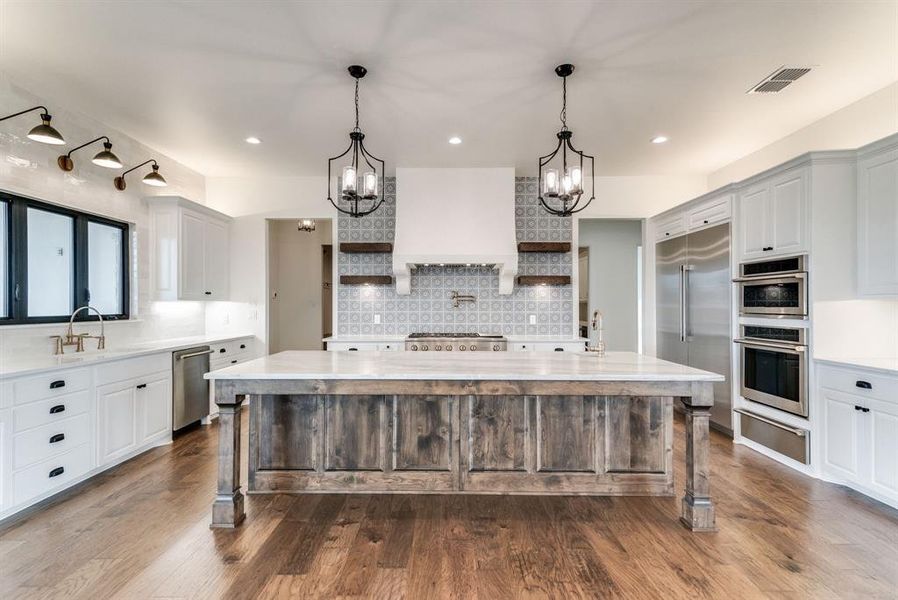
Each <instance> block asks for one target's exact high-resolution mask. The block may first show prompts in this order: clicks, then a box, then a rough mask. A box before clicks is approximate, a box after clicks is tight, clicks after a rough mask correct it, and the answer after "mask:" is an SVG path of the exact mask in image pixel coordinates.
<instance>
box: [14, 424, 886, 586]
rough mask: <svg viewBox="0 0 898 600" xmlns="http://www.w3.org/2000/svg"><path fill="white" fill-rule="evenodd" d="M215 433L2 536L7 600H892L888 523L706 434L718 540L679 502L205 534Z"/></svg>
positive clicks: (288, 515) (523, 505)
mask: <svg viewBox="0 0 898 600" xmlns="http://www.w3.org/2000/svg"><path fill="white" fill-rule="evenodd" d="M245 412H246V411H244V413H245ZM245 416H246V415H245V414H244V418H245ZM244 431H246V427H244ZM216 434H217V430H216V428H215V427H214V426H213V427H207V428H202V429H197V430H195V431H193V432H190V433H188V434H187V435H184V436H182V437H180V438H178V439H177V440H176V441H175V443H174V444H173V445H172V446H169V447H165V448H159V449H156V450H153V451H151V452H149V453H147V454H144V455H142V456H140V457H138V458H136V459H134V460H132V461H130V462H128V463H126V464H125V465H122V466H121V467H119V468H117V469H115V470H113V471H111V472H108V473H106V474H104V475H102V476H101V477H99V478H97V479H96V480H95V481H93V482H91V483H89V484H87V485H86V486H85V487H83V488H82V489H81V490H79V491H78V493H75V494H71V495H70V496H69V497H66V498H63V499H61V500H59V501H57V502H54V503H53V504H52V505H51V506H49V507H47V508H44V509H42V510H39V511H36V512H35V513H34V514H32V515H30V516H28V517H27V518H25V519H23V520H21V521H19V522H16V523H12V524H9V525H7V526H5V527H0V598H3V599H4V600H5V599H12V598H41V599H46V598H92V599H98V598H128V599H131V598H256V597H261V598H317V597H323V598H338V597H371V598H415V599H417V598H444V597H446V598H453V597H454V598H487V599H488V600H497V599H500V598H522V597H536V598H539V597H544V598H599V597H601V598H609V597H613V598H695V597H703V598H814V599H819V598H898V511H894V510H892V509H890V508H888V507H885V506H884V505H881V504H878V503H876V502H873V501H870V500H867V499H865V498H864V497H863V496H860V495H858V494H856V493H854V492H851V491H849V490H846V489H843V488H840V487H838V486H833V485H830V484H826V483H822V482H820V481H815V480H812V479H809V478H806V477H803V476H801V475H798V474H797V473H795V472H793V471H791V470H790V469H788V468H786V467H782V466H780V465H778V464H776V463H774V462H773V461H770V460H769V459H767V458H765V457H763V456H761V455H759V454H757V453H754V452H752V451H751V450H748V449H746V448H743V447H738V446H733V445H732V443H731V442H730V441H728V440H726V439H725V438H723V437H721V436H718V435H716V434H715V435H713V436H712V443H713V448H712V456H713V461H712V485H713V488H712V494H713V496H714V499H715V501H716V503H717V524H718V526H719V532H717V533H712V534H696V533H690V532H689V531H687V530H686V529H684V528H683V527H681V526H680V524H679V523H678V522H677V517H678V515H679V501H680V498H679V497H676V498H587V497H536V496H531V497H521V496H518V497H500V496H410V495H393V496H369V495H353V496H338V495H309V496H287V495H270V496H248V497H247V520H246V522H245V524H244V525H243V526H242V527H240V528H239V529H236V530H215V531H213V530H210V529H209V521H210V506H211V504H212V499H213V496H214V490H215V477H216V465H215V452H216V446H215V441H216ZM683 437H684V436H683V427H682V423H681V422H678V423H677V429H676V444H677V448H676V457H677V464H676V467H677V473H676V487H677V490H678V494H680V491H681V489H682V487H683V472H682V469H683V465H682V460H683V459H682V456H683V448H682V445H683ZM245 447H246V446H245V445H244V448H245ZM243 473H246V469H245V468H244V470H243Z"/></svg>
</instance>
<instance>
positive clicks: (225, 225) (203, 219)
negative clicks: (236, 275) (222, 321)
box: [147, 196, 230, 300]
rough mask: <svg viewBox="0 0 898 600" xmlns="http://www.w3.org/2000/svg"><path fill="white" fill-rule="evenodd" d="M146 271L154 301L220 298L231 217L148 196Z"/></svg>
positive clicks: (224, 282)
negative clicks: (149, 245) (148, 229)
mask: <svg viewBox="0 0 898 600" xmlns="http://www.w3.org/2000/svg"><path fill="white" fill-rule="evenodd" d="M147 201H148V202H149V204H150V238H151V243H152V252H151V255H150V272H151V282H152V287H153V290H154V292H155V295H156V298H157V299H159V300H224V299H227V297H228V293H229V285H230V282H229V275H228V274H229V269H230V267H229V263H230V261H229V260H228V256H229V236H230V217H228V216H227V215H224V214H222V213H219V212H216V211H213V210H211V209H208V208H206V207H204V206H202V205H200V204H196V203H194V202H191V201H189V200H186V199H184V198H179V197H176V196H156V197H153V198H148V199H147Z"/></svg>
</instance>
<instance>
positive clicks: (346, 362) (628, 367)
mask: <svg viewBox="0 0 898 600" xmlns="http://www.w3.org/2000/svg"><path fill="white" fill-rule="evenodd" d="M206 379H358V380H365V379H372V380H377V379H411V380H514V381H558V380H566V381H723V380H724V378H723V376H722V375H718V374H716V373H710V372H708V371H701V370H699V369H693V368H692V367H687V366H685V365H679V364H676V363H672V362H667V361H665V360H661V359H658V358H653V357H650V356H644V355H641V354H636V353H633V352H609V353H608V354H607V355H606V356H605V357H603V358H599V357H597V356H596V355H595V354H590V353H587V352H563V353H562V352H558V353H555V352H545V353H543V352H490V353H483V352H476V353H470V354H462V353H458V354H453V355H451V356H449V355H446V354H441V353H437V352H325V351H320V350H319V351H302V352H280V353H278V354H272V355H270V356H265V357H263V358H257V359H255V360H251V361H247V362H245V363H242V364H239V365H234V366H232V367H226V368H224V369H219V370H217V371H213V372H211V373H208V374H207V375H206Z"/></svg>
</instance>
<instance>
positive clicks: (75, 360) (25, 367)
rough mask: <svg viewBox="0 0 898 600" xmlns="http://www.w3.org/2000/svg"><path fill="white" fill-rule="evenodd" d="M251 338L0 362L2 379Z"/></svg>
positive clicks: (156, 343) (199, 339) (186, 340)
mask: <svg viewBox="0 0 898 600" xmlns="http://www.w3.org/2000/svg"><path fill="white" fill-rule="evenodd" d="M250 337H253V335H252V334H243V335H210V336H202V335H201V336H193V337H183V338H172V339H167V340H153V341H149V342H139V343H136V344H132V345H129V346H123V347H120V348H110V349H108V350H101V351H96V350H94V351H86V352H80V353H74V352H72V353H70V354H62V355H49V356H29V357H21V358H18V357H17V358H13V359H4V360H0V379H5V378H7V377H18V376H20V375H33V374H36V373H42V372H46V371H53V370H56V369H61V368H67V367H80V366H86V365H95V364H99V363H104V362H109V361H113V360H122V359H125V358H134V357H137V356H145V355H147V354H156V353H158V352H174V351H176V350H183V349H185V348H190V347H192V346H202V345H207V344H220V343H222V342H231V341H234V340H240V339H244V338H250ZM70 352H71V351H70Z"/></svg>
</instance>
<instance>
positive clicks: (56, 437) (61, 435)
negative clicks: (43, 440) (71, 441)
mask: <svg viewBox="0 0 898 600" xmlns="http://www.w3.org/2000/svg"><path fill="white" fill-rule="evenodd" d="M64 439H65V434H64V433H57V434H56V435H54V436H52V437H51V438H50V443H51V444H55V443H56V442H61V441H62V440H64Z"/></svg>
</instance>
